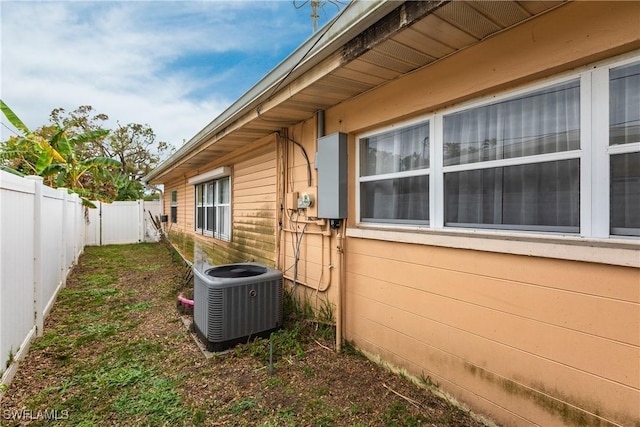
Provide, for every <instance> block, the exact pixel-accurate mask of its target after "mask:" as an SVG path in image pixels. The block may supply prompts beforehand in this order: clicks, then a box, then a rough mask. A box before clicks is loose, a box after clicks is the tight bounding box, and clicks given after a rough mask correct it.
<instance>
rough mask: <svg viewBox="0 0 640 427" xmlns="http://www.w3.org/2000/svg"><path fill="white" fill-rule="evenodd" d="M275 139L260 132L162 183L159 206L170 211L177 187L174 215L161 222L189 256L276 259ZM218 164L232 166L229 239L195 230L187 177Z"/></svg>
mask: <svg viewBox="0 0 640 427" xmlns="http://www.w3.org/2000/svg"><path fill="white" fill-rule="evenodd" d="M276 149H277V146H276V140H275V136H270V137H268V138H264V139H262V140H260V141H256V143H255V144H254V145H253V146H251V147H249V148H248V149H246V150H243V151H242V152H239V153H233V155H232V156H227V157H224V158H221V159H217V160H216V161H215V162H212V163H210V164H208V165H206V166H205V167H203V168H201V169H200V170H196V171H193V172H192V173H191V174H189V175H186V176H184V177H180V178H179V179H176V180H173V181H168V182H167V183H165V192H164V199H163V207H164V212H165V214H167V215H169V214H170V212H171V192H172V191H178V221H177V223H175V224H172V223H171V218H169V222H168V223H166V225H165V227H166V230H167V232H168V235H169V239H170V240H171V242H172V243H173V244H174V246H176V248H177V249H178V250H179V251H180V252H181V253H182V254H183V256H185V257H186V258H187V259H189V260H190V261H192V262H196V263H197V264H198V265H199V264H202V263H204V264H206V265H220V264H228V263H233V262H247V261H252V262H259V263H262V264H265V265H269V266H272V267H273V266H275V263H276V253H277V251H276V248H275V244H276V206H277V204H276V199H277V194H278V192H277V191H276V190H277V188H276V174H277V172H276V171H277V162H276ZM221 166H228V167H230V168H231V175H230V176H231V229H232V236H231V240H230V241H228V242H227V241H223V240H220V239H216V238H213V237H209V236H206V235H201V234H199V233H197V232H196V231H195V187H194V185H193V184H190V183H189V179H190V178H193V177H195V176H198V175H199V174H203V173H206V172H207V171H210V170H214V169H216V168H218V167H221Z"/></svg>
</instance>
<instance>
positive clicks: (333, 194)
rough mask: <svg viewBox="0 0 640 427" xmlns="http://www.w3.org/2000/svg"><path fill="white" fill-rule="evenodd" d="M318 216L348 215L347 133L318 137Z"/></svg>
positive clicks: (338, 217) (341, 217) (337, 216)
mask: <svg viewBox="0 0 640 427" xmlns="http://www.w3.org/2000/svg"><path fill="white" fill-rule="evenodd" d="M315 163H316V169H318V198H317V204H318V218H327V219H344V218H346V217H347V134H346V133H341V132H336V133H332V134H331V135H327V136H323V137H321V138H318V152H317V153H316V162H315Z"/></svg>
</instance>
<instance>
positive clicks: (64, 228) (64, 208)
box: [58, 187, 69, 288]
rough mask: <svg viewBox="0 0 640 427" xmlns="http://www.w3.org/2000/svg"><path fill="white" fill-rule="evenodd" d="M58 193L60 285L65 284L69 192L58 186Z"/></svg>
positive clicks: (63, 285)
mask: <svg viewBox="0 0 640 427" xmlns="http://www.w3.org/2000/svg"><path fill="white" fill-rule="evenodd" d="M58 191H59V192H60V195H61V196H62V224H61V225H60V227H62V228H61V230H62V233H61V235H62V250H61V251H60V257H61V258H60V272H61V273H62V282H61V283H62V287H63V288H64V287H65V286H67V235H68V234H69V233H68V230H67V198H68V196H69V193H68V191H67V189H66V188H63V187H62V188H58Z"/></svg>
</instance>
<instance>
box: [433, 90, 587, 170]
mask: <svg viewBox="0 0 640 427" xmlns="http://www.w3.org/2000/svg"><path fill="white" fill-rule="evenodd" d="M579 148H580V84H579V81H578V80H574V81H571V82H567V83H562V84H558V85H554V86H551V87H548V88H545V89H542V90H538V91H535V92H531V93H528V94H526V95H523V96H519V97H517V98H513V99H509V100H506V101H503V102H498V103H495V104H492V105H486V106H482V107H476V108H472V109H469V110H465V111H461V112H458V113H454V114H450V115H447V116H445V117H444V145H443V153H444V165H445V166H450V165H460V164H468V163H476V162H483V161H489V160H500V159H510V158H515V157H524V156H532V155H537V154H546V153H557V152H562V151H571V150H577V149H579Z"/></svg>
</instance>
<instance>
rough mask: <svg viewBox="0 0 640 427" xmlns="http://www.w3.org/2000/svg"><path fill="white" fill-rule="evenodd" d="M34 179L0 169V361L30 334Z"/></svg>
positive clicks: (32, 296)
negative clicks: (20, 176) (30, 179)
mask: <svg viewBox="0 0 640 427" xmlns="http://www.w3.org/2000/svg"><path fill="white" fill-rule="evenodd" d="M34 207H35V183H34V182H33V181H29V180H26V179H23V178H19V177H17V176H14V175H11V174H8V173H6V172H0V361H1V362H2V365H0V367H1V368H4V367H5V366H6V365H5V362H6V360H8V359H9V357H10V355H11V357H13V355H15V354H16V353H17V352H18V350H19V349H20V347H22V346H23V342H24V341H25V338H27V337H28V336H32V335H33V334H34V331H33V328H34V315H33V313H34V311H33V301H34V269H33V257H34V228H33V222H34Z"/></svg>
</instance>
